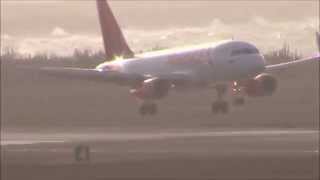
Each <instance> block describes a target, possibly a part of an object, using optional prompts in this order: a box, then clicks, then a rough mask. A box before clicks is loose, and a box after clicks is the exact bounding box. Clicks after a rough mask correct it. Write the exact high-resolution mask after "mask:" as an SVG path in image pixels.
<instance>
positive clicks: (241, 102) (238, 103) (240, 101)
mask: <svg viewBox="0 0 320 180" xmlns="http://www.w3.org/2000/svg"><path fill="white" fill-rule="evenodd" d="M244 103H245V101H244V98H243V97H237V98H235V99H234V100H233V105H235V106H242V105H244Z"/></svg>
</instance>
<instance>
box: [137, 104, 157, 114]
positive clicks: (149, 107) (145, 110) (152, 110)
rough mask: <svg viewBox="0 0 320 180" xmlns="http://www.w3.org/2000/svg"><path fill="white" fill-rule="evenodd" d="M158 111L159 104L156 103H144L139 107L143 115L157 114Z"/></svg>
mask: <svg viewBox="0 0 320 180" xmlns="http://www.w3.org/2000/svg"><path fill="white" fill-rule="evenodd" d="M157 112H158V106H157V105H156V104H155V103H143V104H142V105H141V106H140V108H139V113H140V114H141V115H142V116H145V115H155V114H157Z"/></svg>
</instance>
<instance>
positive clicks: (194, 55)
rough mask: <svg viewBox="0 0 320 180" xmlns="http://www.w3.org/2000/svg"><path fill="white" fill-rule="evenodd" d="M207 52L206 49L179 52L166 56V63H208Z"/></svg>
mask: <svg viewBox="0 0 320 180" xmlns="http://www.w3.org/2000/svg"><path fill="white" fill-rule="evenodd" d="M209 59H210V58H209V53H208V50H206V51H199V52H189V53H180V54H175V55H172V56H171V57H169V58H168V60H167V63H168V64H172V65H200V64H205V65H207V64H209Z"/></svg>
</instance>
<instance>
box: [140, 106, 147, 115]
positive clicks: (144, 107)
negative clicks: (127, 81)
mask: <svg viewBox="0 0 320 180" xmlns="http://www.w3.org/2000/svg"><path fill="white" fill-rule="evenodd" d="M147 113H148V106H147V105H146V104H143V105H141V106H140V108H139V114H140V115H141V116H145V115H146V114H147Z"/></svg>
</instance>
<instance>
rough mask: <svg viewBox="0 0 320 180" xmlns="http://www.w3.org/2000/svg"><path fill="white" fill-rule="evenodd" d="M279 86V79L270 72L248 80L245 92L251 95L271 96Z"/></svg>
mask: <svg viewBox="0 0 320 180" xmlns="http://www.w3.org/2000/svg"><path fill="white" fill-rule="evenodd" d="M276 88H277V80H276V78H274V77H273V76H271V75H269V74H260V75H258V76H256V77H255V78H254V79H250V80H249V81H247V83H246V85H245V92H246V93H247V94H248V96H250V97H260V96H271V95H272V94H273V93H274V92H275V90H276Z"/></svg>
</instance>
